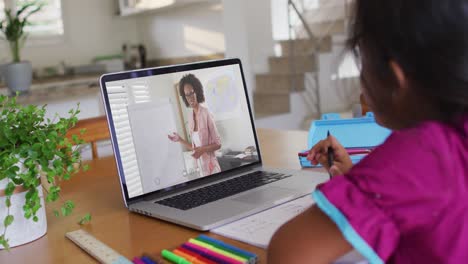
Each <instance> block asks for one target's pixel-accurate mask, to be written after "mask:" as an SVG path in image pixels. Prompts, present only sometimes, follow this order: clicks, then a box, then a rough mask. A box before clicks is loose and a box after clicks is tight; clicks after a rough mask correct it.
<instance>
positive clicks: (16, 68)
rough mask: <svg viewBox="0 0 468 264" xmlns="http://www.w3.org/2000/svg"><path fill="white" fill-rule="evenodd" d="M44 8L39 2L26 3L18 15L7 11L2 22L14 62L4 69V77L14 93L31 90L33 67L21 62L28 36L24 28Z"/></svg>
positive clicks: (26, 62)
mask: <svg viewBox="0 0 468 264" xmlns="http://www.w3.org/2000/svg"><path fill="white" fill-rule="evenodd" d="M42 7H43V4H42V3H39V2H37V1H33V2H27V3H25V4H24V5H23V6H22V7H21V8H20V9H19V10H18V11H16V14H12V11H11V10H10V9H5V18H4V19H3V20H1V21H0V30H1V31H2V32H3V34H4V35H5V38H6V40H7V41H8V43H9V45H10V50H11V55H12V59H13V62H12V63H10V64H7V65H6V66H5V68H4V74H3V75H4V77H5V83H6V85H7V87H8V88H9V89H10V90H11V91H12V94H15V93H16V92H20V93H23V92H26V91H28V90H29V87H30V86H31V81H32V66H31V62H29V61H21V57H20V51H21V48H22V47H23V45H24V43H25V42H26V38H27V36H28V34H27V33H26V32H25V31H24V28H25V27H26V26H27V25H30V23H29V20H28V19H29V17H30V16H31V15H32V14H34V13H37V12H39V11H40V10H41V8H42Z"/></svg>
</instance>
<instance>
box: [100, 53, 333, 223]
mask: <svg viewBox="0 0 468 264" xmlns="http://www.w3.org/2000/svg"><path fill="white" fill-rule="evenodd" d="M100 84H101V92H102V98H103V102H104V105H105V111H106V115H107V120H108V125H109V130H110V132H111V133H110V134H111V141H112V146H113V150H114V155H115V160H116V163H117V168H118V174H119V177H120V183H121V188H122V194H123V198H124V202H125V205H126V207H127V208H128V209H129V210H130V211H132V212H136V213H139V214H143V215H146V216H150V217H154V218H158V219H162V220H165V221H169V222H172V223H176V224H179V225H183V226H187V227H190V228H193V229H197V230H209V229H212V228H215V227H218V226H221V225H223V224H226V223H229V222H232V221H235V220H237V219H240V218H243V217H246V216H249V215H252V214H255V213H257V212H260V211H263V210H266V209H268V208H271V207H274V206H276V205H279V204H282V203H285V202H288V201H290V200H293V199H296V198H298V197H301V196H304V195H307V194H310V193H311V192H312V191H313V190H314V189H315V187H316V185H317V184H319V183H321V182H323V181H325V180H326V179H327V178H328V175H327V174H325V173H319V172H311V171H306V170H288V169H279V168H267V167H265V166H264V165H263V163H262V156H261V151H260V146H259V144H258V139H257V135H256V132H255V124H254V119H253V116H252V109H251V107H250V104H249V97H248V92H247V87H246V84H245V76H244V74H243V71H242V64H241V61H240V60H239V59H224V60H216V61H206V62H198V63H191V64H182V65H175V66H167V67H158V68H150V69H142V70H134V71H125V72H118V73H110V74H105V75H103V76H102V77H101V79H100Z"/></svg>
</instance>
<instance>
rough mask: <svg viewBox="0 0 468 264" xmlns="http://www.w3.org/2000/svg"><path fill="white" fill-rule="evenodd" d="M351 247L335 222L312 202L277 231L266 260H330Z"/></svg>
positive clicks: (274, 263) (292, 263)
mask: <svg viewBox="0 0 468 264" xmlns="http://www.w3.org/2000/svg"><path fill="white" fill-rule="evenodd" d="M351 250H352V247H351V245H350V244H349V243H348V242H347V241H346V240H345V238H344V237H343V235H342V234H341V232H340V230H339V229H338V227H337V226H336V225H335V223H334V222H333V221H331V220H330V219H329V218H328V216H327V215H325V214H324V213H323V212H322V211H321V210H320V209H319V208H318V207H317V206H313V207H311V208H309V209H308V210H306V211H305V212H303V213H302V214H300V215H298V216H296V217H295V218H293V219H292V220H291V221H289V222H288V223H286V224H285V225H283V226H282V227H281V228H280V229H278V231H276V233H275V234H274V236H273V238H272V240H271V242H270V246H269V247H268V263H269V264H277V263H281V264H284V263H288V264H296V263H298V264H299V263H314V264H315V263H318V264H320V263H331V262H333V261H335V260H336V259H338V258H339V257H341V256H343V255H345V254H346V253H348V252H349V251H351Z"/></svg>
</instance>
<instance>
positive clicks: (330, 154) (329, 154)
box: [327, 130, 334, 179]
mask: <svg viewBox="0 0 468 264" xmlns="http://www.w3.org/2000/svg"><path fill="white" fill-rule="evenodd" d="M329 137H330V130H328V132H327V138H329ZM333 156H334V154H333V148H332V147H331V146H330V147H328V149H327V158H328V168H331V167H332V166H333ZM328 175H330V179H331V177H332V175H331V172H330V171H328Z"/></svg>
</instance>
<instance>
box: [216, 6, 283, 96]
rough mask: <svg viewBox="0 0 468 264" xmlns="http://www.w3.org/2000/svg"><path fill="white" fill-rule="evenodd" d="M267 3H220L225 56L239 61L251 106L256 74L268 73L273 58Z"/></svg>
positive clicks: (269, 11) (269, 7)
mask: <svg viewBox="0 0 468 264" xmlns="http://www.w3.org/2000/svg"><path fill="white" fill-rule="evenodd" d="M270 1H271V0H255V1H251V0H250V1H249V0H235V1H234V0H223V6H224V20H223V22H224V32H225V38H226V57H238V58H240V59H241V60H242V62H243V67H244V73H245V76H246V82H247V88H248V89H249V97H250V98H251V104H252V101H253V100H252V98H253V97H252V94H253V91H254V90H255V74H256V73H265V72H268V70H269V66H268V57H269V56H272V55H274V41H273V35H272V26H271V20H272V18H271V3H270Z"/></svg>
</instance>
